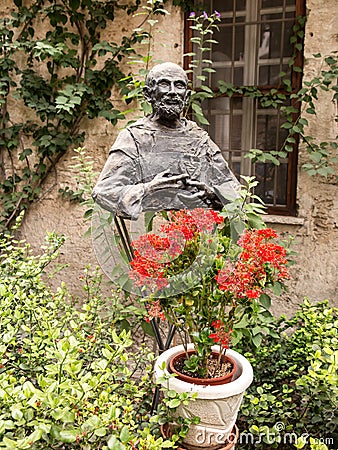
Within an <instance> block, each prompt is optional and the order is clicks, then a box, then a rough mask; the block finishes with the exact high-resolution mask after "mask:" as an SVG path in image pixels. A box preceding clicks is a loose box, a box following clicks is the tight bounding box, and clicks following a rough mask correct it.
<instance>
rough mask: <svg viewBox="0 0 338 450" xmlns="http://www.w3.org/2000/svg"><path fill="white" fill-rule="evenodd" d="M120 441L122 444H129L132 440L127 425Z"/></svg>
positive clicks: (123, 429) (122, 431) (121, 433)
mask: <svg viewBox="0 0 338 450" xmlns="http://www.w3.org/2000/svg"><path fill="white" fill-rule="evenodd" d="M120 439H121V441H122V442H128V441H129V440H130V433H129V429H128V427H127V425H125V426H124V427H123V428H122V430H121V432H120Z"/></svg>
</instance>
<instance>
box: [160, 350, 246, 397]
mask: <svg viewBox="0 0 338 450" xmlns="http://www.w3.org/2000/svg"><path fill="white" fill-rule="evenodd" d="M188 349H193V345H192V344H189V345H188ZM183 350H184V347H183V345H177V346H175V347H172V348H170V349H169V350H166V351H165V352H163V353H162V354H161V355H160V356H159V357H158V358H157V360H156V362H155V368H154V376H155V378H156V379H158V378H160V377H162V376H163V372H165V374H167V375H169V371H168V361H169V360H170V359H171V358H172V357H173V356H174V355H176V354H177V353H180V352H182V351H183ZM212 350H214V351H219V350H220V347H219V346H218V345H215V346H213V347H212ZM227 354H228V355H229V356H230V357H232V358H233V359H234V360H235V361H236V366H237V368H236V372H235V375H234V377H233V380H232V381H231V382H230V383H227V384H221V385H214V386H212V385H207V386H203V385H198V384H194V383H187V382H186V381H182V380H179V379H178V378H177V377H172V378H169V380H168V381H165V382H164V383H163V386H165V387H167V386H168V382H169V389H172V390H174V391H176V392H178V393H182V392H190V393H195V392H197V393H198V398H200V399H222V398H223V399H224V398H226V397H231V396H233V395H237V394H242V393H243V392H244V391H245V390H246V389H247V388H248V387H249V386H250V384H251V383H252V381H253V370H252V366H251V364H250V362H249V361H248V360H247V359H246V358H245V357H244V356H243V355H241V354H240V353H238V352H236V351H235V350H232V349H229V350H227ZM163 363H165V365H166V368H165V369H164V370H163V369H162V368H161V367H162V365H163Z"/></svg>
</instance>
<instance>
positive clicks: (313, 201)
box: [7, 0, 338, 312]
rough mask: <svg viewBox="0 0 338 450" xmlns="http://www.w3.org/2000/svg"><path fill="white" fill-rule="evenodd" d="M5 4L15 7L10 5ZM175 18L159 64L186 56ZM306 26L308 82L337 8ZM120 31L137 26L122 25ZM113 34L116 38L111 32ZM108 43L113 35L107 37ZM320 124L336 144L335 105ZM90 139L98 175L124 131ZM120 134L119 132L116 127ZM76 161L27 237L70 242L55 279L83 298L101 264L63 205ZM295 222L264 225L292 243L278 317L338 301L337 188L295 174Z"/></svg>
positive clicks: (314, 130)
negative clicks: (92, 270) (91, 269)
mask: <svg viewBox="0 0 338 450" xmlns="http://www.w3.org/2000/svg"><path fill="white" fill-rule="evenodd" d="M7 3H8V4H10V2H9V0H7ZM168 8H169V10H170V12H171V15H170V17H165V18H164V19H161V20H160V22H159V24H158V27H157V28H158V30H159V31H160V32H161V33H160V34H157V37H156V43H155V46H154V48H153V51H154V60H162V61H165V60H168V61H173V62H177V63H181V61H182V53H183V15H182V14H181V12H180V11H179V10H178V9H177V8H174V7H168ZM307 11H308V22H307V26H306V38H305V59H306V62H305V68H304V77H305V79H309V78H310V77H312V76H313V75H314V74H316V73H318V72H319V71H320V69H321V61H320V60H319V59H316V58H313V56H312V55H313V54H314V53H321V54H323V55H326V54H328V53H329V52H330V51H334V50H337V49H338V43H337V34H336V31H337V30H336V26H335V25H336V23H337V22H338V20H337V19H338V17H337V14H338V8H337V2H336V0H326V1H325V2H323V1H322V0H308V1H307ZM118 25H119V26H120V27H121V30H122V28H123V27H126V26H132V25H131V24H128V25H127V24H125V23H123V24H122V23H121V24H118ZM111 33H113V34H114V33H116V30H112V31H111ZM107 34H108V36H107V37H108V38H109V31H108V32H107ZM317 106H318V114H317V116H309V117H308V121H309V127H310V129H309V133H308V134H310V135H314V136H316V137H318V138H319V139H320V140H327V139H334V138H335V136H336V134H337V128H336V123H335V122H334V114H335V112H336V108H337V104H336V103H333V102H332V101H331V99H330V98H329V97H328V96H327V95H326V93H324V92H323V93H321V94H320V98H319V100H318V105H317ZM84 126H85V129H86V131H87V133H88V138H87V140H86V143H85V147H86V149H87V151H88V154H89V155H92V156H93V157H94V158H95V166H96V170H97V171H98V172H99V171H100V170H101V169H102V167H103V164H104V162H105V160H106V157H107V155H108V151H109V148H110V146H111V145H112V143H113V142H114V139H115V137H116V135H117V133H118V131H119V128H118V127H113V126H112V125H109V124H107V123H106V122H104V121H103V120H95V121H92V122H88V123H87V124H85V125H84ZM119 126H122V124H119ZM72 156H73V155H72V153H71V152H70V153H69V154H67V156H66V157H65V158H63V160H62V161H61V163H60V164H59V167H58V171H57V177H55V175H53V176H51V178H50V180H49V185H48V186H46V188H45V190H44V193H43V195H42V196H41V199H40V201H39V202H37V203H36V204H35V205H34V206H33V207H32V208H31V209H30V211H29V212H28V214H27V215H26V218H25V222H24V226H23V230H22V233H23V235H24V236H25V237H26V238H27V240H28V241H29V242H31V243H32V245H33V247H34V248H38V247H39V245H41V243H42V242H43V239H44V235H45V231H46V230H49V231H51V230H56V231H57V232H58V233H63V234H65V235H66V236H68V239H67V242H66V244H65V245H64V247H63V249H62V255H61V258H60V262H61V263H64V264H66V263H69V264H70V267H69V268H68V269H67V270H66V271H63V272H62V273H61V274H59V275H57V276H56V278H55V281H54V283H55V284H56V285H57V284H58V283H59V282H60V280H61V279H62V280H64V281H66V282H67V284H68V285H69V287H70V289H71V291H72V292H74V293H78V292H79V289H80V288H79V286H80V281H79V277H80V276H81V275H82V271H83V268H84V267H85V266H86V265H87V264H88V263H91V264H93V265H95V264H96V263H97V262H96V259H95V255H94V253H93V250H92V243H91V240H90V239H89V238H85V237H84V236H83V235H84V232H85V230H86V229H87V227H88V224H85V223H84V221H83V212H84V210H83V208H82V207H80V206H78V205H74V204H70V203H68V202H67V201H62V200H61V198H60V195H59V193H58V190H59V188H60V187H65V186H67V185H68V186H70V187H74V177H75V172H74V169H72V168H71V166H72V165H73V164H74V161H73V159H72ZM299 159H300V163H302V162H304V161H306V152H305V151H304V149H301V150H300V156H299ZM297 195H298V199H297V201H298V211H299V213H298V217H297V218H280V217H268V218H267V221H268V222H269V223H270V222H271V225H272V226H273V227H275V228H276V229H277V230H278V231H279V232H281V233H282V234H283V235H287V234H290V235H293V236H294V238H295V245H294V250H295V251H296V252H297V255H296V256H295V260H296V265H295V266H293V268H292V280H291V281H290V283H289V292H288V294H287V295H286V296H285V297H284V298H283V299H282V300H279V301H277V302H276V303H275V307H274V309H275V311H277V312H289V311H291V310H293V309H294V308H295V307H296V305H297V304H298V303H299V302H301V301H302V299H303V297H304V296H307V297H309V298H310V299H313V300H320V299H325V298H328V299H330V300H331V301H336V294H337V267H338V196H337V183H336V182H335V180H334V179H333V178H332V179H328V180H325V179H321V178H319V177H312V178H310V177H309V176H308V175H307V174H306V173H304V172H302V171H301V170H299V174H298V194H297Z"/></svg>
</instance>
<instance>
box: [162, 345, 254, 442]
mask: <svg viewBox="0 0 338 450" xmlns="http://www.w3.org/2000/svg"><path fill="white" fill-rule="evenodd" d="M191 349H193V346H190V348H189V350H191ZM183 350H184V349H183V346H182V345H179V346H176V347H173V348H170V349H169V350H167V351H165V352H163V353H162V354H161V355H160V356H159V357H158V359H157V360H156V363H155V378H156V379H158V378H162V377H163V376H165V374H169V373H170V369H169V361H170V360H171V359H172V357H174V356H175V355H176V354H178V353H180V352H182V351H183ZM213 351H216V352H217V351H219V347H218V346H214V347H213ZM227 356H230V358H233V359H234V360H235V362H236V371H235V374H234V376H233V379H232V381H231V382H229V383H226V384H219V385H206V386H204V385H198V384H196V383H187V382H186V381H182V380H180V379H178V378H177V377H172V378H170V379H169V380H165V381H163V383H162V385H163V387H164V388H169V389H170V390H173V391H176V392H177V393H183V392H186V393H191V394H193V393H197V398H196V399H195V400H192V401H191V402H189V403H188V405H180V406H179V407H178V408H177V410H176V411H175V414H176V416H177V417H183V418H191V417H194V416H197V417H199V418H200V423H199V424H196V425H195V424H192V425H191V426H190V428H189V432H188V434H187V436H186V437H185V439H184V442H183V445H184V446H185V447H187V448H189V449H201V448H209V449H212V450H216V449H218V448H222V445H223V447H224V446H225V445H227V440H228V439H229V438H230V436H231V434H232V430H233V428H234V426H235V423H236V420H237V414H238V410H239V408H240V405H241V403H242V399H243V395H244V392H245V390H246V389H247V388H248V387H249V386H250V384H251V383H252V380H253V370H252V366H251V364H250V363H249V361H248V360H247V359H246V358H244V356H242V355H240V354H239V353H237V352H235V351H234V350H231V349H230V350H228V351H227ZM163 362H164V363H165V364H164V365H163ZM163 366H165V368H163ZM230 448H231V447H230Z"/></svg>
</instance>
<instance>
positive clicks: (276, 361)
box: [239, 300, 338, 449]
mask: <svg viewBox="0 0 338 450" xmlns="http://www.w3.org/2000/svg"><path fill="white" fill-rule="evenodd" d="M337 328H338V318H337V309H335V308H331V307H329V305H328V302H327V301H323V302H320V303H317V304H311V303H310V302H309V301H308V300H305V302H304V304H302V305H301V309H300V311H299V312H297V313H296V314H295V315H294V317H292V318H291V319H290V320H286V319H285V317H282V318H280V319H279V320H276V322H275V332H276V334H274V333H273V334H270V335H269V336H267V337H266V338H265V339H264V340H263V343H262V346H261V347H260V349H259V350H258V351H257V352H256V354H252V353H251V354H250V353H248V354H247V356H248V357H249V359H251V362H252V364H253V366H254V374H255V380H254V382H253V384H252V386H251V388H250V389H249V390H248V393H247V395H246V397H245V400H244V403H243V405H242V409H241V417H240V423H239V425H240V429H241V431H243V430H244V429H245V430H246V431H247V432H248V431H250V432H251V433H253V434H254V435H255V434H256V435H260V436H261V438H262V443H260V444H259V443H257V441H256V444H255V448H267V446H268V447H269V448H276V447H278V446H279V445H281V447H278V448H283V449H287V448H294V446H293V445H292V444H294V443H295V441H296V440H297V437H300V436H305V438H306V437H307V436H311V437H312V440H313V442H315V441H316V440H317V441H318V442H324V443H325V442H326V443H329V444H331V445H329V448H337V446H335V445H334V444H333V442H334V440H335V439H336V438H337V433H336V428H337V418H336V417H335V411H337V408H338V395H337V394H338V376H337V365H338V350H337V341H338V338H337ZM286 435H287V439H285V436H286ZM306 440H307V439H305V441H306ZM305 441H304V442H305ZM298 443H299V441H298ZM251 444H252V443H251ZM242 445H243V444H242ZM319 445H321V444H319ZM332 445H334V446H333V447H331V446H332ZM252 446H253V445H250V442H249V443H248V445H247V447H244V446H243V448H251V447H252ZM297 448H302V447H301V446H299V447H297Z"/></svg>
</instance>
